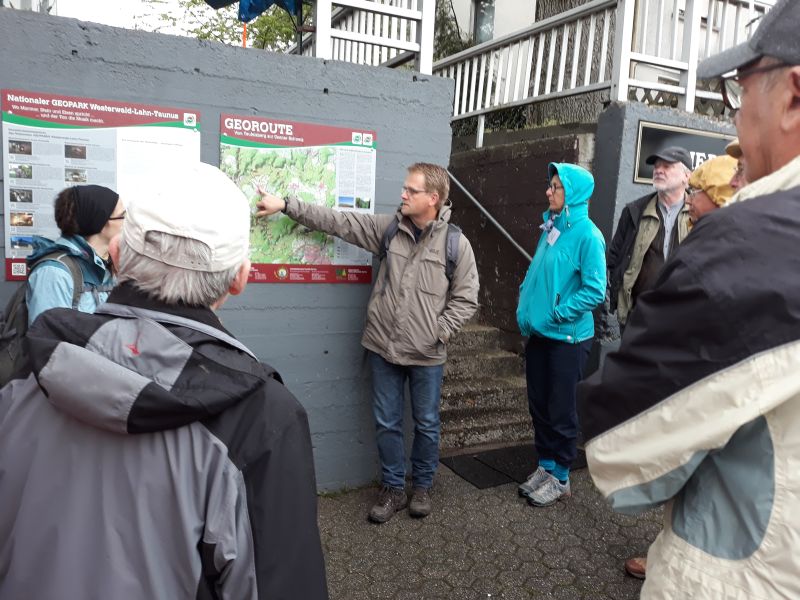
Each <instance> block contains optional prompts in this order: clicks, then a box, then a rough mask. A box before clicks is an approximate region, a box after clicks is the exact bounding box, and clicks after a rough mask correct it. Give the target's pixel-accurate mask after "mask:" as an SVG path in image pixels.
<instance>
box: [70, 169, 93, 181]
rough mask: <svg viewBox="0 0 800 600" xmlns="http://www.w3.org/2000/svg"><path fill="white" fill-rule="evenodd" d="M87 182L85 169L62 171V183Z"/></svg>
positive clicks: (87, 177)
mask: <svg viewBox="0 0 800 600" xmlns="http://www.w3.org/2000/svg"><path fill="white" fill-rule="evenodd" d="M88 180H89V176H88V175H87V174H86V169H64V181H66V182H67V183H86V182H87V181H88Z"/></svg>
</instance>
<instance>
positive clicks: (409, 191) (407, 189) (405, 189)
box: [400, 185, 430, 196]
mask: <svg viewBox="0 0 800 600" xmlns="http://www.w3.org/2000/svg"><path fill="white" fill-rule="evenodd" d="M400 189H401V190H402V191H403V192H405V193H406V194H408V195H409V196H416V195H417V194H429V193H430V192H428V190H415V189H414V188H412V187H408V186H407V185H404V186H403V187H402V188H400Z"/></svg>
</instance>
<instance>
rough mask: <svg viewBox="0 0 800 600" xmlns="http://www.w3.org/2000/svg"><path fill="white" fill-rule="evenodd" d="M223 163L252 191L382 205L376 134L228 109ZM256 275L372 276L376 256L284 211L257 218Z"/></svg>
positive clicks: (361, 208)
mask: <svg viewBox="0 0 800 600" xmlns="http://www.w3.org/2000/svg"><path fill="white" fill-rule="evenodd" d="M220 131H221V136H220V169H222V171H223V172H224V173H225V174H226V175H228V177H230V178H231V179H232V180H233V181H234V182H235V183H236V185H237V186H238V187H239V188H240V189H241V190H242V191H243V192H244V193H245V195H246V196H247V197H248V198H249V199H250V203H251V205H252V207H253V209H254V212H255V205H256V202H258V199H259V196H258V192H257V189H258V188H259V187H260V188H261V189H263V190H265V191H267V192H269V193H271V194H274V195H276V196H278V197H281V198H285V197H292V198H297V199H298V200H300V201H301V202H308V203H310V204H316V205H321V206H325V207H328V208H331V209H334V210H340V211H346V212H358V213H373V212H374V196H375V134H374V132H371V131H352V130H350V129H343V128H340V127H328V126H325V125H311V124H307V123H294V122H289V121H275V120H271V119H265V118H262V117H239V116H234V115H222V118H221V124H220ZM250 246H251V248H250V260H251V262H252V263H253V270H252V271H251V278H250V280H251V281H255V282H266V283H281V282H283V283H369V282H370V281H371V279H372V267H371V265H372V256H371V254H370V253H369V252H366V251H364V250H362V249H360V248H357V247H355V246H353V245H351V244H348V243H346V242H344V241H342V240H340V239H337V238H334V237H330V236H328V235H327V234H325V233H322V232H317V231H311V230H309V229H307V228H306V227H304V226H302V225H300V224H299V223H297V222H296V221H294V220H292V219H290V218H289V217H287V216H286V215H284V214H283V213H278V214H275V215H272V216H271V217H268V218H256V217H255V216H254V217H253V219H252V222H251V227H250Z"/></svg>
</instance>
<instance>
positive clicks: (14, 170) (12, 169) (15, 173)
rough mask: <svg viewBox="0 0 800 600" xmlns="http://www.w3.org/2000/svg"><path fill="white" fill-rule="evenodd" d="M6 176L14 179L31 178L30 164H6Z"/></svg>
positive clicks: (31, 168) (31, 169)
mask: <svg viewBox="0 0 800 600" xmlns="http://www.w3.org/2000/svg"><path fill="white" fill-rule="evenodd" d="M8 176H9V177H12V178H15V179H33V167H32V166H31V165H8Z"/></svg>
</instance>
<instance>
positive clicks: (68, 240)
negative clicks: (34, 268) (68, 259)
mask: <svg viewBox="0 0 800 600" xmlns="http://www.w3.org/2000/svg"><path fill="white" fill-rule="evenodd" d="M56 250H62V251H64V252H66V253H67V254H69V255H71V256H77V257H79V258H85V259H86V260H89V261H91V260H92V258H93V257H94V250H92V247H91V246H90V245H89V243H88V242H87V241H86V240H85V239H83V238H82V237H81V236H79V235H76V236H71V237H60V238H58V239H57V240H56V241H53V240H51V239H48V238H46V237H41V236H38V235H37V236H34V238H33V252H31V254H30V255H29V256H28V258H27V261H28V264H29V265H30V264H32V263H33V262H35V261H36V260H38V259H39V258H41V257H42V256H44V255H45V254H50V253H51V252H55V251H56Z"/></svg>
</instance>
